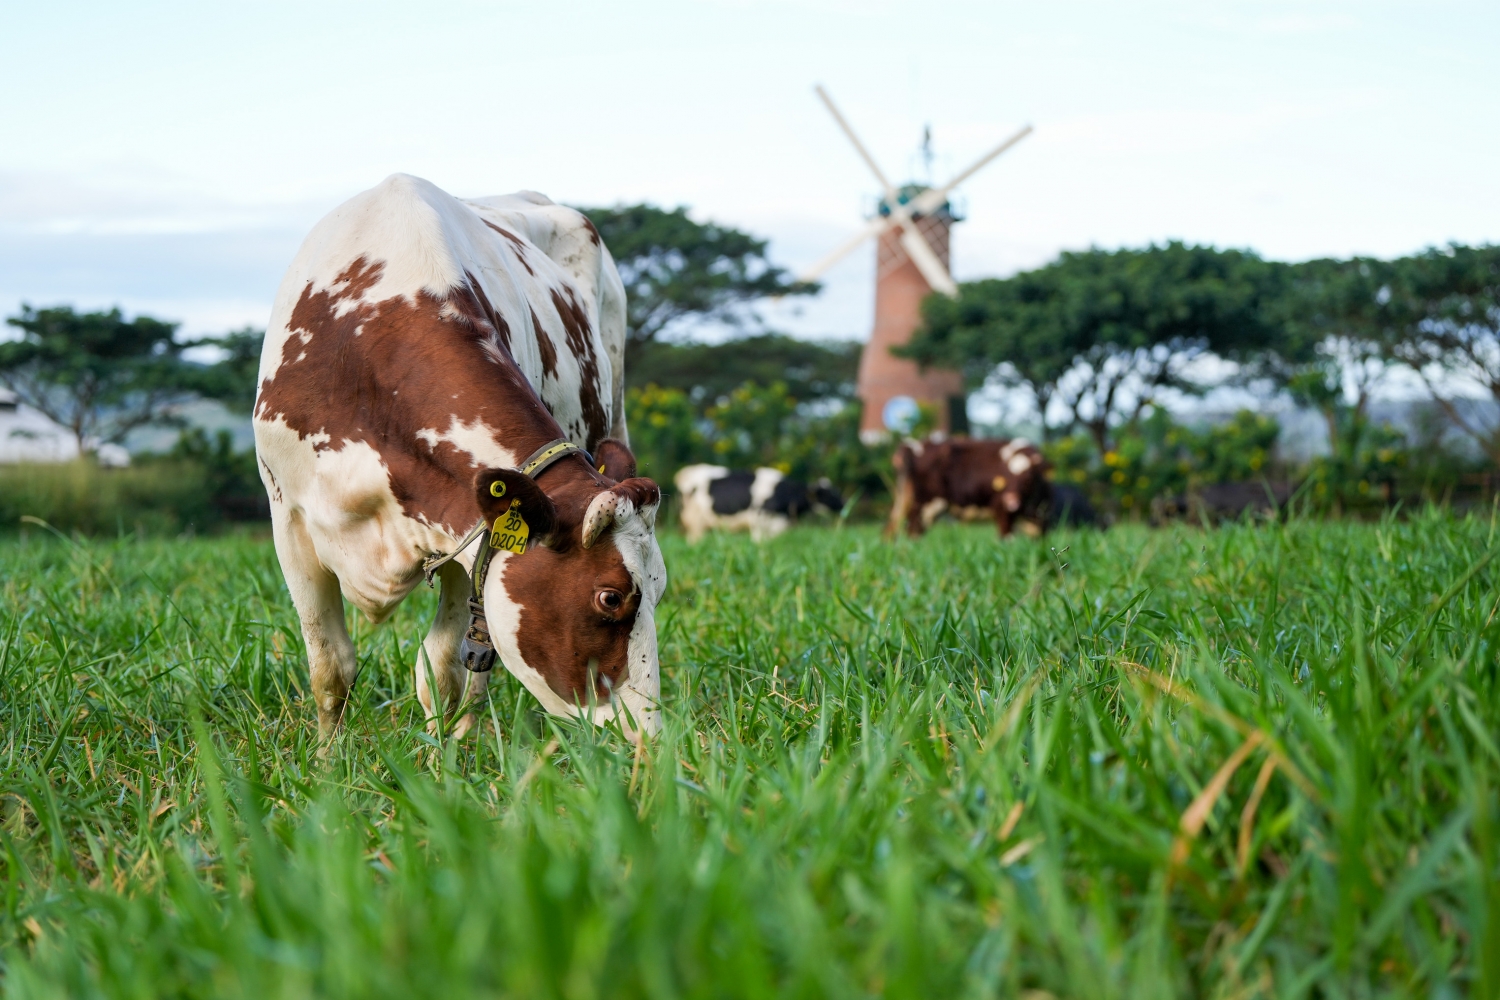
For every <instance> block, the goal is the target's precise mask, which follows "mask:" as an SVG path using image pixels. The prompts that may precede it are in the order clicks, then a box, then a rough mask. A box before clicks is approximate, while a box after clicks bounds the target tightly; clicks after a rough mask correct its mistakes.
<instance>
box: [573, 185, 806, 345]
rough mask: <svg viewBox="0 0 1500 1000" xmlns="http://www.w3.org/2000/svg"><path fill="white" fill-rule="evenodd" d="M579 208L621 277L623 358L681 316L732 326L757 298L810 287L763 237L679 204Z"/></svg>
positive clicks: (671, 326) (672, 324)
mask: <svg viewBox="0 0 1500 1000" xmlns="http://www.w3.org/2000/svg"><path fill="white" fill-rule="evenodd" d="M580 211H581V212H583V213H584V214H585V215H587V216H588V217H589V220H590V221H591V222H593V224H594V226H595V228H597V229H598V230H599V235H600V237H602V238H603V240H604V245H605V246H607V247H608V248H609V252H610V253H611V254H612V255H613V256H614V259H615V266H616V267H618V268H619V270H620V277H621V278H622V279H623V280H624V282H625V293H626V298H627V300H628V302H627V305H628V310H627V315H626V337H627V343H626V356H627V358H630V357H633V356H634V355H635V354H637V353H638V351H639V349H640V347H641V345H643V344H648V343H651V342H652V341H655V340H656V339H657V338H658V337H660V336H661V335H662V334H663V333H666V332H668V331H670V330H671V329H672V328H673V327H674V326H677V325H679V324H681V323H682V321H683V320H686V319H688V318H689V317H694V318H696V319H699V320H715V321H719V322H723V323H727V324H730V325H738V324H740V323H742V322H743V321H744V320H745V318H746V307H747V306H748V305H749V304H750V303H751V302H754V301H755V300H757V299H763V298H767V297H770V296H776V295H803V294H807V293H809V292H813V291H816V290H817V286H816V285H808V284H802V283H799V282H797V281H796V280H795V279H793V278H792V276H791V275H789V274H788V273H787V272H786V271H785V270H784V269H782V268H780V267H777V266H776V265H774V264H772V263H771V262H770V260H769V259H768V258H767V257H766V241H765V240H762V239H757V238H756V237H754V236H751V235H750V234H748V233H744V232H741V231H740V230H738V229H735V228H733V227H731V226H723V225H719V224H717V223H713V222H694V221H693V220H692V219H690V218H688V214H687V209H686V208H683V207H678V208H674V209H670V210H668V209H663V208H658V207H656V206H654V205H645V204H641V205H618V206H615V207H612V208H582V209H580Z"/></svg>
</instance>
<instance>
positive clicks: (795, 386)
mask: <svg viewBox="0 0 1500 1000" xmlns="http://www.w3.org/2000/svg"><path fill="white" fill-rule="evenodd" d="M862 346H863V345H861V344H859V343H858V342H856V341H821V342H820V341H810V340H798V339H797V338H795V337H788V336H786V335H785V334H779V333H763V334H757V335H755V336H750V337H738V338H735V339H733V340H729V341H725V342H724V343H722V344H693V343H689V344H672V343H665V342H662V341H655V342H652V343H647V344H643V345H641V347H640V349H639V350H638V351H637V353H636V358H635V361H634V363H633V364H632V365H631V367H630V368H629V369H628V374H629V376H630V383H631V384H632V385H637V386H643V385H650V384H654V385H658V386H660V387H661V388H663V389H680V390H682V391H683V392H685V393H687V394H689V395H690V396H692V397H693V398H695V399H708V400H715V399H718V398H720V397H722V396H727V395H728V394H729V393H730V392H732V391H733V390H734V389H735V388H737V387H738V386H740V385H741V384H742V383H744V382H747V381H748V382H757V383H759V384H761V385H771V384H772V383H775V382H780V383H782V384H784V385H785V386H786V388H787V391H788V392H789V393H790V394H791V395H792V396H793V397H794V398H795V399H797V400H799V401H801V402H804V403H807V402H812V401H814V400H820V399H834V398H840V399H847V398H852V397H853V395H854V381H855V377H856V375H857V374H858V371H859V352H860V349H861V347H862Z"/></svg>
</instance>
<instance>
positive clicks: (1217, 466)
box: [1043, 409, 1284, 516]
mask: <svg viewBox="0 0 1500 1000" xmlns="http://www.w3.org/2000/svg"><path fill="white" fill-rule="evenodd" d="M1280 433H1281V426H1280V424H1278V423H1277V422H1276V420H1275V419H1273V418H1271V417H1266V416H1261V415H1259V414H1256V413H1253V412H1251V411H1249V410H1241V411H1239V412H1238V413H1236V414H1235V415H1234V417H1233V418H1232V419H1230V420H1229V421H1228V422H1226V423H1222V424H1209V425H1205V426H1202V427H1191V426H1188V425H1185V424H1181V423H1178V422H1176V421H1175V420H1173V419H1172V417H1171V414H1169V413H1168V412H1167V411H1166V410H1161V409H1158V410H1154V411H1153V412H1152V413H1151V415H1150V416H1149V417H1147V418H1146V419H1145V420H1141V421H1138V422H1137V423H1135V424H1129V425H1126V426H1124V427H1121V428H1119V429H1118V430H1117V431H1116V434H1115V441H1114V447H1113V448H1111V449H1110V450H1109V451H1107V452H1105V453H1104V454H1103V455H1100V454H1099V451H1098V448H1097V447H1095V445H1094V441H1093V438H1092V437H1090V436H1089V435H1088V434H1082V433H1080V434H1074V435H1072V436H1070V437H1066V438H1062V439H1060V440H1057V441H1053V442H1051V443H1049V444H1047V445H1045V446H1044V449H1043V450H1044V451H1045V452H1046V454H1047V457H1048V459H1050V460H1051V462H1052V464H1053V466H1054V467H1055V469H1056V473H1055V478H1056V479H1057V480H1058V481H1060V482H1065V483H1070V484H1072V485H1075V486H1080V487H1082V488H1083V489H1084V490H1085V492H1087V493H1089V494H1090V495H1091V497H1092V498H1093V500H1094V502H1095V503H1096V504H1099V505H1101V506H1103V507H1105V508H1107V509H1111V510H1116V511H1118V512H1120V513H1122V514H1124V515H1126V516H1141V515H1143V514H1144V513H1145V512H1146V511H1147V510H1148V509H1149V507H1150V504H1151V501H1152V499H1153V498H1155V497H1158V496H1163V495H1174V494H1178V493H1183V492H1186V491H1188V490H1191V489H1193V488H1195V487H1199V486H1208V485H1211V484H1213V483H1232V482H1245V481H1247V480H1254V479H1259V478H1260V477H1262V476H1270V477H1272V478H1277V477H1278V475H1284V472H1283V470H1280V469H1278V468H1273V457H1274V452H1275V447H1276V438H1277V437H1278V436H1279V435H1280Z"/></svg>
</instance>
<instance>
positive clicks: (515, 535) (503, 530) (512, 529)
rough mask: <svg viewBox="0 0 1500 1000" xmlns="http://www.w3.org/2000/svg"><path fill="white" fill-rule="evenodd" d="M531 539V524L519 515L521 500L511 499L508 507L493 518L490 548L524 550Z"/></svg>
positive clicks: (517, 551) (508, 550) (519, 551)
mask: <svg viewBox="0 0 1500 1000" xmlns="http://www.w3.org/2000/svg"><path fill="white" fill-rule="evenodd" d="M530 539H531V526H530V525H529V524H527V523H526V519H525V518H523V517H522V516H521V501H519V500H512V501H511V502H510V509H509V510H507V511H506V512H505V513H504V514H501V515H500V516H499V517H497V518H495V525H494V530H493V531H491V532H490V548H492V549H504V550H505V551H506V552H515V553H521V552H525V551H526V543H527V542H528V541H530Z"/></svg>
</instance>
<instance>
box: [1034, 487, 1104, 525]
mask: <svg viewBox="0 0 1500 1000" xmlns="http://www.w3.org/2000/svg"><path fill="white" fill-rule="evenodd" d="M1049 485H1050V487H1051V489H1050V491H1049V493H1050V495H1049V496H1048V497H1047V499H1046V501H1045V503H1044V505H1043V507H1042V511H1043V515H1042V523H1043V524H1045V525H1046V527H1047V529H1048V530H1051V529H1053V528H1102V527H1103V526H1104V522H1103V521H1102V520H1101V519H1100V517H1099V512H1098V511H1096V510H1095V509H1094V505H1093V504H1092V503H1090V502H1089V498H1088V497H1087V496H1086V495H1085V494H1084V492H1083V490H1080V489H1079V488H1078V487H1076V486H1069V485H1067V484H1066V483H1056V482H1054V483H1051V484H1049Z"/></svg>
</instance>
